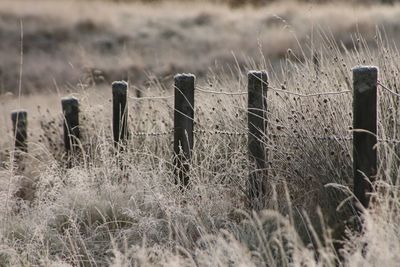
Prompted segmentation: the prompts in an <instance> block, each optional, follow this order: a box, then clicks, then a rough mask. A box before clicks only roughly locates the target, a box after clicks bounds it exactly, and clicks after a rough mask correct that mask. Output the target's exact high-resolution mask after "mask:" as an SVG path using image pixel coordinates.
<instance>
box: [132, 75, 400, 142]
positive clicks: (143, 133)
mask: <svg viewBox="0 0 400 267" xmlns="http://www.w3.org/2000/svg"><path fill="white" fill-rule="evenodd" d="M378 85H379V86H380V87H382V88H383V89H384V90H386V91H387V92H389V93H391V94H392V95H395V96H397V97H400V94H398V93H396V92H395V91H394V90H392V89H390V88H389V87H388V86H385V85H384V84H382V83H381V82H380V81H378ZM267 86H268V90H272V91H275V92H278V93H283V94H289V95H294V96H298V97H318V96H334V95H343V94H350V93H352V91H351V90H343V91H329V92H320V93H309V94H303V93H298V92H293V91H289V90H286V89H279V88H276V87H273V86H270V85H267ZM195 92H200V93H203V94H211V95H225V96H243V95H248V91H237V92H228V91H215V90H208V89H206V88H205V87H201V86H199V87H197V88H196V89H195ZM129 98H130V99H133V100H167V99H171V98H174V95H167V96H145V97H131V96H130V97H129ZM173 133H174V130H173V129H172V130H168V131H160V132H146V131H138V132H131V133H130V135H131V136H132V137H138V138H139V137H162V136H168V135H171V134H173ZM193 133H194V134H196V135H225V136H236V137H238V136H247V135H248V134H249V132H248V129H244V130H243V131H232V130H214V129H197V130H194V131H193ZM267 138H269V139H275V138H288V139H304V140H320V141H352V140H353V136H343V135H328V136H327V135H323V136H318V135H300V134H295V135H289V134H288V135H282V134H279V135H278V134H273V133H272V134H269V135H268V136H267ZM377 141H378V142H381V143H392V144H399V143H400V140H398V139H387V138H379V137H378V138H377Z"/></svg>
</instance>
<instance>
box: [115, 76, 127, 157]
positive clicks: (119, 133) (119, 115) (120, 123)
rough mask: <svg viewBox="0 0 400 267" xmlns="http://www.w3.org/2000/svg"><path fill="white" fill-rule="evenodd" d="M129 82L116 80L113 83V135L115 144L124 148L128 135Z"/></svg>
mask: <svg viewBox="0 0 400 267" xmlns="http://www.w3.org/2000/svg"><path fill="white" fill-rule="evenodd" d="M127 95H128V83H127V82H125V81H116V82H113V83H112V97H113V136H114V145H115V147H118V148H119V149H122V146H121V145H123V142H124V141H126V139H127V137H128V105H127Z"/></svg>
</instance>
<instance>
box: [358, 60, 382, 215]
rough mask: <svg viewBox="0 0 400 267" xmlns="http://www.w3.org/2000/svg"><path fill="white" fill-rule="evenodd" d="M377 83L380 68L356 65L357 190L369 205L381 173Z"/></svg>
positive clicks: (360, 199) (365, 205)
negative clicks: (376, 179) (372, 183)
mask: <svg viewBox="0 0 400 267" xmlns="http://www.w3.org/2000/svg"><path fill="white" fill-rule="evenodd" d="M377 84H378V68H377V67H368V66H362V67H357V68H354V69H353V86H354V100H353V129H354V131H353V175H354V194H355V196H356V197H357V198H358V200H359V201H360V202H361V204H362V205H363V206H364V207H365V208H366V207H368V204H369V195H368V194H369V193H370V192H371V191H372V186H371V184H370V182H369V181H368V180H367V178H368V179H370V180H373V179H374V177H375V175H376V173H377V151H376V148H375V145H376V143H377V136H376V134H377Z"/></svg>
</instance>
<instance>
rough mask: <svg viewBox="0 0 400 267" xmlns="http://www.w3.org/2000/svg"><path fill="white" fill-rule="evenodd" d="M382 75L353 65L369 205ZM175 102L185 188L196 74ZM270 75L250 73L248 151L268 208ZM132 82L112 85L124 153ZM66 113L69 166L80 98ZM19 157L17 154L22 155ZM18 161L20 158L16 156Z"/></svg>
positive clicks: (359, 174)
mask: <svg viewBox="0 0 400 267" xmlns="http://www.w3.org/2000/svg"><path fill="white" fill-rule="evenodd" d="M377 78H378V69H377V68H376V67H357V68H354V69H353V86H354V88H353V89H354V96H353V97H354V99H353V129H354V131H353V170H354V174H353V175H354V193H355V196H356V197H357V198H358V200H359V201H360V203H361V204H362V205H363V206H364V207H368V203H369V196H368V195H369V193H370V192H371V191H372V187H371V184H370V182H369V181H368V180H367V179H366V177H368V178H370V179H373V178H374V176H375V175H376V172H377V152H376V149H375V148H374V147H375V145H376V144H377V135H376V134H377ZM174 88H175V92H174V94H175V103H174V155H175V156H174V166H175V171H174V173H175V177H176V178H175V182H176V184H178V185H179V186H180V188H181V189H184V188H186V187H187V186H189V184H190V177H189V166H190V160H191V153H192V149H193V122H194V91H195V76H194V75H192V74H178V75H176V76H175V87H174ZM267 89H268V75H267V72H265V71H250V72H249V73H248V129H249V130H248V155H249V160H250V164H251V167H250V171H249V180H248V196H249V205H250V207H251V208H253V209H259V208H262V203H263V202H264V196H265V189H266V180H267V164H266V162H267V151H266V146H265V145H264V142H263V136H265V135H266V134H267V132H266V126H267V125H266V124H267V122H268V120H267V118H266V114H267V113H266V110H267V102H266V97H267ZM127 94H128V83H126V82H124V81H121V82H120V81H118V82H114V83H113V84H112V96H113V101H112V103H113V107H112V110H113V138H114V145H115V147H116V148H117V150H118V151H122V150H123V148H124V146H125V144H126V143H125V142H126V140H127V139H128V136H129V131H128V105H127ZM61 103H62V111H63V115H64V145H65V152H66V155H67V158H68V163H67V166H68V167H72V161H71V158H73V154H74V150H75V148H76V147H77V146H78V145H79V138H80V131H79V103H78V99H76V98H74V97H70V98H64V99H62V101H61ZM11 118H12V122H13V131H14V134H15V150H16V151H20V152H25V153H26V152H27V151H28V148H27V142H26V141H27V121H28V120H27V112H26V111H25V110H20V111H15V112H12V115H11ZM16 155H17V153H16ZM16 160H18V158H17V157H16Z"/></svg>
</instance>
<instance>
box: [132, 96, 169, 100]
mask: <svg viewBox="0 0 400 267" xmlns="http://www.w3.org/2000/svg"><path fill="white" fill-rule="evenodd" d="M128 97H129V99H133V100H163V99H170V98H173V97H174V95H168V96H144V97H134V96H128Z"/></svg>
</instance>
